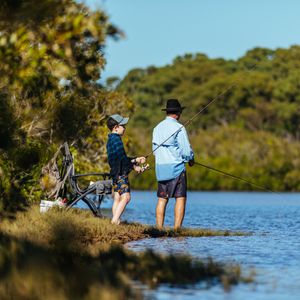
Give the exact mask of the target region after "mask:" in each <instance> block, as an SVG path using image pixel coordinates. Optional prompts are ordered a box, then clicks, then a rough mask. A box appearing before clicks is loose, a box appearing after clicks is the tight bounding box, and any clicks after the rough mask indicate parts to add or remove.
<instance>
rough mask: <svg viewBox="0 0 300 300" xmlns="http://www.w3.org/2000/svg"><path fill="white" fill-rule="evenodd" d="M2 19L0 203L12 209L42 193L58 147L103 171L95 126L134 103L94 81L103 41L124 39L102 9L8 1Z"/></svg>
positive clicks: (69, 1)
mask: <svg viewBox="0 0 300 300" xmlns="http://www.w3.org/2000/svg"><path fill="white" fill-rule="evenodd" d="M0 20H1V21H0V108H1V110H0V125H2V126H1V129H0V137H1V142H0V173H2V174H1V179H0V199H1V200H0V201H1V203H2V208H3V209H14V208H15V207H16V203H21V202H22V203H25V202H27V201H28V200H30V199H31V200H32V199H36V196H37V195H39V194H38V188H37V184H36V182H37V179H38V176H39V172H40V167H41V164H43V163H44V162H45V161H46V160H47V159H49V157H50V156H51V153H53V150H54V149H55V148H57V146H58V145H59V144H60V143H62V142H63V141H69V142H74V141H76V142H77V146H78V149H79V151H80V150H81V151H83V150H85V151H84V153H85V155H84V154H83V152H82V157H83V158H82V159H81V160H80V164H81V166H82V165H85V167H87V168H91V167H92V166H93V167H94V168H95V167H98V168H99V167H101V166H102V167H103V163H104V160H103V159H102V160H101V159H99V156H100V155H99V150H102V148H103V145H104V140H103V137H104V135H106V133H107V132H106V130H105V129H101V130H99V127H101V126H102V125H103V122H104V119H105V118H106V116H107V115H108V114H110V113H111V112H112V109H113V111H116V110H120V109H122V110H127V111H130V110H131V109H132V105H131V103H130V101H129V99H127V98H126V97H124V96H123V95H121V94H120V93H116V92H113V91H107V90H105V88H104V87H103V86H101V85H100V84H99V83H98V81H99V79H100V77H101V70H102V69H103V68H104V65H105V58H104V55H103V49H104V47H105V41H106V38H107V37H112V38H115V39H118V38H120V37H121V36H122V32H121V31H120V30H119V29H118V28H117V27H115V26H113V25H112V24H111V23H110V22H109V20H108V18H107V16H106V15H105V13H104V12H103V11H101V10H96V11H91V10H90V9H89V8H88V7H86V6H85V5H84V4H80V3H77V2H76V1H73V0H59V1H58V0H42V1H39V2H38V3H37V2H36V1H32V0H15V1H7V0H5V1H2V2H1V6H0ZM117 100H118V101H117ZM112 102H113V107H112V105H111V103H112ZM91 139H92V140H91ZM96 139H97V140H96ZM96 159H97V162H96V164H95V160H96Z"/></svg>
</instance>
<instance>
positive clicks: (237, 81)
mask: <svg viewBox="0 0 300 300" xmlns="http://www.w3.org/2000/svg"><path fill="white" fill-rule="evenodd" d="M255 68H256V65H253V66H252V67H251V68H250V69H249V70H247V72H248V73H250V72H252V71H253V70H255ZM240 81H241V78H239V80H236V81H235V82H234V83H233V84H231V85H230V86H228V87H227V88H226V89H225V90H224V91H223V92H221V93H220V94H218V95H217V96H216V97H215V98H213V99H212V100H211V101H209V102H208V103H207V104H206V105H205V106H204V107H202V108H201V109H200V110H199V111H198V112H197V113H196V114H195V115H194V116H193V117H191V118H190V119H188V120H187V121H186V122H185V123H184V124H182V125H181V126H180V127H179V128H178V129H177V130H176V131H175V132H173V133H172V134H171V135H170V136H169V137H168V138H167V139H165V140H164V141H163V142H162V143H160V144H159V145H158V146H157V147H156V148H155V149H153V150H152V151H151V152H149V153H148V154H147V155H146V156H145V157H146V158H148V157H149V156H150V155H151V154H153V153H154V152H155V151H156V150H157V149H158V148H160V147H161V146H162V145H164V144H165V143H166V142H167V141H168V140H169V139H170V138H171V137H172V136H174V135H176V134H177V133H178V132H179V131H181V129H183V128H184V127H187V126H189V125H190V124H191V123H192V122H193V121H194V120H195V119H196V118H197V117H198V116H199V115H200V114H201V113H202V112H203V111H204V110H206V109H207V108H208V107H209V106H210V105H211V104H213V103H214V102H215V101H216V100H217V99H219V98H221V97H222V96H224V95H225V94H226V93H227V92H228V91H230V90H231V89H232V88H233V87H235V86H237V85H238V83H239V82H240Z"/></svg>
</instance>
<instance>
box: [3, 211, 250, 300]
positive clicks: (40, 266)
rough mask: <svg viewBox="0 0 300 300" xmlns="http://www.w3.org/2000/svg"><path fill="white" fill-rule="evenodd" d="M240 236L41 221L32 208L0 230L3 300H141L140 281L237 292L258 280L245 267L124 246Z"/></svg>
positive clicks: (60, 214)
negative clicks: (166, 239) (170, 239)
mask: <svg viewBox="0 0 300 300" xmlns="http://www.w3.org/2000/svg"><path fill="white" fill-rule="evenodd" d="M232 234H242V233H231V232H228V231H213V230H205V229H200V230H196V229H195V230H194V229H193V230H191V229H182V230H179V231H174V230H171V229H166V230H162V231H160V230H157V229H155V228H154V227H150V226H146V225H141V224H135V223H134V224H128V223H125V224H121V225H119V226H117V225H111V224H110V220H109V219H99V218H94V217H93V216H92V215H91V214H90V213H89V212H86V211H81V210H70V211H65V210H59V209H55V210H51V211H49V212H48V213H45V214H40V213H39V210H38V207H31V208H29V210H28V211H27V212H21V213H18V214H16V215H15V217H14V218H13V219H5V220H2V222H0V299H58V300H60V299H62V300H64V299H127V298H132V299H140V298H142V295H141V294H140V293H139V292H138V291H137V290H135V289H134V288H132V281H133V280H134V281H138V282H141V283H143V284H146V285H147V286H149V287H150V288H155V287H156V286H157V285H159V284H162V283H165V284H171V285H180V286H182V285H184V284H195V283H198V282H206V283H207V285H208V286H210V285H212V284H222V285H223V286H224V288H225V289H230V287H231V286H232V285H234V284H237V283H239V282H248V281H251V280H252V277H251V276H250V277H249V276H244V275H243V274H242V272H241V269H240V266H238V265H226V264H220V263H215V262H213V260H211V259H207V260H203V261H200V260H196V259H193V258H191V257H189V256H185V255H176V256H175V255H159V254H156V253H154V252H153V251H145V252H143V253H138V254H137V253H134V252H130V251H128V250H126V249H125V248H124V247H122V244H123V243H126V242H128V241H132V240H137V239H142V238H146V237H180V236H213V235H218V236H220V235H225V236H226V235H232Z"/></svg>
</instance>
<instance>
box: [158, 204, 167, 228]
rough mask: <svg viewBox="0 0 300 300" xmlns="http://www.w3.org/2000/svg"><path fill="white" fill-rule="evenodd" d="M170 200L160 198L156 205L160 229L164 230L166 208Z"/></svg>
mask: <svg viewBox="0 0 300 300" xmlns="http://www.w3.org/2000/svg"><path fill="white" fill-rule="evenodd" d="M168 200H169V199H164V198H158V201H157V205H156V226H157V227H158V228H159V229H162V228H163V226H164V220H165V211H166V206H167V204H168Z"/></svg>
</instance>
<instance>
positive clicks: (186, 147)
mask: <svg viewBox="0 0 300 300" xmlns="http://www.w3.org/2000/svg"><path fill="white" fill-rule="evenodd" d="M177 143H178V146H179V151H180V154H181V157H182V159H183V160H184V161H185V162H190V161H193V160H194V152H193V149H192V147H191V145H190V142H189V138H188V136H187V133H186V130H185V128H184V127H183V128H182V129H181V130H180V131H179V132H178V134H177Z"/></svg>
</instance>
